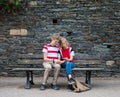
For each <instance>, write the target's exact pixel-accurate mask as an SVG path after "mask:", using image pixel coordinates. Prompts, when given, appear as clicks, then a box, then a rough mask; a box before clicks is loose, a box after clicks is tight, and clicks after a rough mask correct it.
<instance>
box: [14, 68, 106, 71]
mask: <svg viewBox="0 0 120 97" xmlns="http://www.w3.org/2000/svg"><path fill="white" fill-rule="evenodd" d="M103 69H104V68H73V70H81V71H89V70H90V71H95V70H96V71H98V70H103ZM13 70H16V71H37V70H38V71H39V70H45V69H44V68H13ZM61 70H65V69H63V68H62V69H61Z"/></svg>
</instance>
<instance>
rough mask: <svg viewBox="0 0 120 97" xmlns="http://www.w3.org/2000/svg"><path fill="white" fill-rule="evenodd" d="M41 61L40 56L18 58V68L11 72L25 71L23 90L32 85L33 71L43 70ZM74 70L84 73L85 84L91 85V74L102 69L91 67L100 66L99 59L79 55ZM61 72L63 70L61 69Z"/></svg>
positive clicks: (29, 55)
mask: <svg viewBox="0 0 120 97" xmlns="http://www.w3.org/2000/svg"><path fill="white" fill-rule="evenodd" d="M42 62H43V59H42V57H41V55H38V54H20V55H19V56H18V60H17V63H18V64H19V67H17V68H13V69H12V70H13V71H25V72H26V84H25V88H26V89H30V88H31V85H34V82H33V73H34V72H33V71H41V70H44V68H43V66H42ZM75 64H76V68H74V69H73V71H85V72H86V74H85V82H86V83H87V84H89V85H91V72H92V71H100V70H103V69H104V68H101V67H93V66H92V65H100V64H101V59H100V57H99V56H96V55H87V54H83V55H79V56H76V58H75ZM61 70H65V69H63V68H61Z"/></svg>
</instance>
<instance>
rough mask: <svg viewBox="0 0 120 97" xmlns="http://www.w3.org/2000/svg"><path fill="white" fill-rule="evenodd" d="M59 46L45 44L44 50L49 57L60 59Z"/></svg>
mask: <svg viewBox="0 0 120 97" xmlns="http://www.w3.org/2000/svg"><path fill="white" fill-rule="evenodd" d="M58 50H59V46H57V45H56V46H51V45H50V44H45V45H44V47H43V50H42V52H43V53H47V58H50V59H58Z"/></svg>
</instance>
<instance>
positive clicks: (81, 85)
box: [69, 79, 91, 92]
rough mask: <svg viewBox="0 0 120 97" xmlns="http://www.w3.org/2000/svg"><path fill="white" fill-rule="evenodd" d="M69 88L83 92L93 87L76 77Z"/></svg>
mask: <svg viewBox="0 0 120 97" xmlns="http://www.w3.org/2000/svg"><path fill="white" fill-rule="evenodd" d="M69 88H70V89H71V90H73V91H74V92H83V91H87V90H90V89H91V87H90V86H89V85H87V84H85V83H83V82H79V81H78V80H77V79H75V83H74V84H72V85H70V86H69Z"/></svg>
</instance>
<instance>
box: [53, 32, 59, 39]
mask: <svg viewBox="0 0 120 97" xmlns="http://www.w3.org/2000/svg"><path fill="white" fill-rule="evenodd" d="M51 39H52V40H55V39H56V40H60V34H58V33H57V34H53V36H52V37H51Z"/></svg>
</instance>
